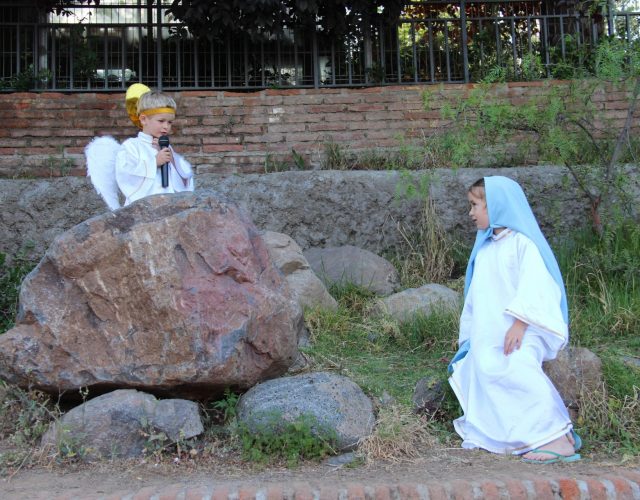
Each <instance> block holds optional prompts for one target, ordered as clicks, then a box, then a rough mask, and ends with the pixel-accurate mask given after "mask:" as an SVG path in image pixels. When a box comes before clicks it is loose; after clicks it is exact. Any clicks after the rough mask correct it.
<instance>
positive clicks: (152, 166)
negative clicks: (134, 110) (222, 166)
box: [115, 132, 193, 206]
mask: <svg viewBox="0 0 640 500" xmlns="http://www.w3.org/2000/svg"><path fill="white" fill-rule="evenodd" d="M152 139H153V138H152V137H151V136H150V135H147V134H145V133H143V132H139V133H138V136H137V137H135V138H131V139H127V140H126V141H124V142H123V143H122V147H121V149H120V150H119V151H118V153H117V155H116V164H115V174H116V182H117V184H118V188H119V189H120V191H122V193H123V194H124V196H125V202H124V204H125V206H126V205H128V204H129V203H131V202H133V201H136V200H139V199H140V198H144V197H145V196H150V195H152V194H164V193H179V192H181V191H193V171H192V169H191V165H190V164H189V162H188V161H187V160H185V159H184V158H183V157H182V156H180V155H179V154H178V153H176V152H175V151H173V149H172V151H173V159H174V163H172V164H170V166H169V186H168V187H166V188H163V187H162V173H161V170H160V169H159V168H158V166H157V165H156V155H157V154H158V150H157V149H155V148H154V147H153V145H152Z"/></svg>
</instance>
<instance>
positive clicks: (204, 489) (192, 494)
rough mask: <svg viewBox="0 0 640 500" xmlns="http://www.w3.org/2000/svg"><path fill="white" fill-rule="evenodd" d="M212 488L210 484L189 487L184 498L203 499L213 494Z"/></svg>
mask: <svg viewBox="0 0 640 500" xmlns="http://www.w3.org/2000/svg"><path fill="white" fill-rule="evenodd" d="M211 493H212V488H211V487H210V486H195V487H193V488H187V489H186V490H185V492H184V500H202V499H203V498H207V497H209V496H211Z"/></svg>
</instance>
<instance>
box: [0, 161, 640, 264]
mask: <svg viewBox="0 0 640 500" xmlns="http://www.w3.org/2000/svg"><path fill="white" fill-rule="evenodd" d="M638 170H639V169H638V167H637V166H633V167H629V168H628V169H627V172H626V175H627V177H628V182H627V183H626V184H625V185H626V186H628V187H629V189H630V190H631V193H630V196H631V199H635V200H640V175H639V172H638ZM485 175H506V176H509V177H512V178H514V179H516V180H517V181H518V182H520V183H521V184H522V185H523V187H524V189H525V192H526V193H527V196H528V198H529V202H530V203H531V205H532V208H533V211H534V213H535V214H536V216H537V217H538V220H539V222H540V224H541V226H542V229H543V231H544V232H545V234H546V235H547V237H548V238H549V239H551V240H554V239H558V238H563V237H565V236H566V234H567V232H568V231H571V230H572V229H575V228H578V227H581V226H585V225H589V224H590V220H591V216H590V205H589V201H588V199H587V198H586V196H585V195H584V193H582V192H581V191H580V190H579V189H578V187H577V185H576V183H575V182H574V181H573V180H572V178H571V177H570V175H569V173H568V171H567V169H565V168H563V167H556V166H535V167H518V168H484V169H458V170H451V169H437V170H430V171H421V172H411V174H410V175H409V176H404V175H401V174H400V173H398V172H397V171H331V170H308V171H289V172H278V173H272V174H247V175H217V174H199V175H197V176H196V190H211V191H212V192H214V193H216V194H219V195H222V196H224V197H226V198H228V199H230V200H232V201H235V202H236V203H238V204H239V205H240V206H242V207H244V208H245V209H246V210H247V211H248V212H249V213H250V214H251V216H252V218H253V220H254V222H255V224H256V225H257V226H258V228H260V229H263V230H270V231H276V232H279V233H284V234H287V235H289V236H291V237H292V238H293V239H294V240H295V241H296V242H297V243H298V244H299V245H300V246H301V247H302V248H303V249H307V248H309V247H326V246H341V245H354V246H358V247H360V248H364V249H367V250H370V251H372V252H376V253H380V252H383V251H385V250H390V249H393V248H396V247H397V246H398V245H399V244H400V243H401V242H402V236H401V234H400V233H399V231H398V224H402V225H403V226H404V228H405V229H406V230H408V231H411V230H412V229H413V228H415V227H416V225H417V224H418V223H419V221H420V219H421V216H422V211H423V202H421V201H419V200H417V199H415V198H414V199H408V198H407V197H406V196H402V195H400V196H398V193H402V192H403V191H404V190H405V189H406V187H407V185H408V184H409V183H411V182H413V183H414V184H415V185H417V184H420V183H422V184H425V185H426V186H428V189H429V192H430V196H431V199H432V200H433V202H434V204H435V208H436V212H437V215H438V221H439V223H440V224H441V225H442V226H443V227H444V228H445V229H446V230H447V231H450V232H454V233H460V235H462V237H463V238H466V240H467V241H468V242H469V243H471V242H472V240H473V238H474V235H475V228H474V227H473V226H472V224H471V222H470V220H469V217H468V215H467V212H468V206H467V205H468V203H467V201H466V192H467V189H468V186H470V185H471V184H472V183H473V182H474V181H475V180H477V179H478V178H479V177H482V176H485ZM411 179H413V181H411ZM634 190H635V191H634ZM631 205H633V206H634V207H635V209H636V215H637V207H638V205H640V204H638V203H635V204H633V203H631ZM105 210H107V207H106V205H105V204H104V203H103V201H102V200H101V198H99V196H98V195H97V194H96V193H95V191H94V190H93V188H92V186H91V183H90V181H89V180H88V179H87V178H83V177H63V178H53V179H44V180H43V179H40V180H8V179H0V251H1V252H5V253H7V254H9V255H12V254H14V253H15V252H17V251H18V250H20V249H21V248H24V247H25V245H27V244H29V245H31V249H30V255H29V256H30V257H32V258H40V257H41V256H42V255H43V254H44V252H45V250H46V249H47V248H48V246H49V244H50V243H51V242H52V241H53V239H54V238H55V237H56V236H58V235H59V234H61V233H62V232H64V231H66V230H67V229H69V228H71V227H72V226H74V225H76V224H78V223H80V222H82V221H84V220H86V219H88V218H90V217H93V216H95V215H98V214H100V213H102V212H104V211H105Z"/></svg>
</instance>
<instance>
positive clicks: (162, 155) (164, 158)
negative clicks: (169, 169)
mask: <svg viewBox="0 0 640 500" xmlns="http://www.w3.org/2000/svg"><path fill="white" fill-rule="evenodd" d="M165 163H173V153H171V149H170V148H164V149H161V150H160V151H158V154H157V155H156V166H157V167H161V166H162V165H164V164H165Z"/></svg>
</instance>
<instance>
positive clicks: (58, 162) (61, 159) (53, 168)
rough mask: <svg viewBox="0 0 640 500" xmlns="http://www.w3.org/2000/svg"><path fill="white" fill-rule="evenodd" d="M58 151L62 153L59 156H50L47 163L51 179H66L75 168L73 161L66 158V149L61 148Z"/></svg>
mask: <svg viewBox="0 0 640 500" xmlns="http://www.w3.org/2000/svg"><path fill="white" fill-rule="evenodd" d="M58 150H59V151H60V153H59V156H53V155H49V156H48V157H47V160H46V162H45V165H46V166H47V168H48V169H49V176H50V177H64V176H66V175H68V174H69V172H70V171H71V169H72V168H73V167H74V162H73V159H72V158H68V157H65V155H64V147H59V148H58Z"/></svg>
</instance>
